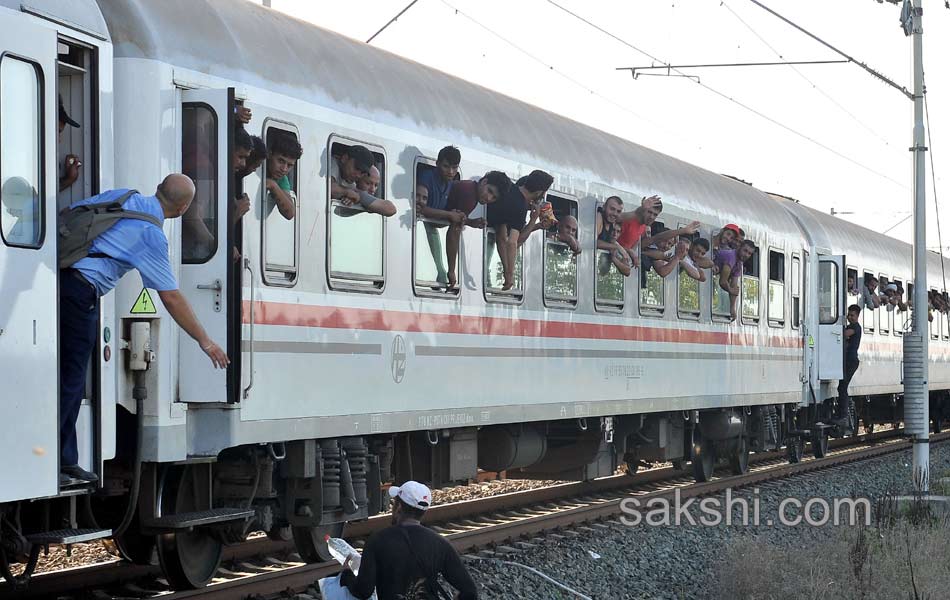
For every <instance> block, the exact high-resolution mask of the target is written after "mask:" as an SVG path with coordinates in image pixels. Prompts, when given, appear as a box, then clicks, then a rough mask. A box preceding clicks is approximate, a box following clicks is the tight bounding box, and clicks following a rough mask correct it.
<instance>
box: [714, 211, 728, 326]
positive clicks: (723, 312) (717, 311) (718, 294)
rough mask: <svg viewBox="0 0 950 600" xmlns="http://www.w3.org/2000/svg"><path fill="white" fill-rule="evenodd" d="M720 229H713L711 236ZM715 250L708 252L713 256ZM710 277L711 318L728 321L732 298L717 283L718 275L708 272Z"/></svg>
mask: <svg viewBox="0 0 950 600" xmlns="http://www.w3.org/2000/svg"><path fill="white" fill-rule="evenodd" d="M720 231H721V230H718V229H717V230H715V231H713V238H715V237H717V236H718V235H719V232H720ZM715 252H716V251H715V250H710V253H711V254H713V255H714V256H715ZM710 274H711V275H712V276H711V279H712V294H711V298H712V316H713V320H716V321H729V320H730V319H731V318H732V317H731V315H732V299H731V298H730V297H729V292H727V291H726V290H724V289H722V286H721V285H719V275H716V274H712V273H711V272H710Z"/></svg>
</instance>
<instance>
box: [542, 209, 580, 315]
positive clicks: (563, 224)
mask: <svg viewBox="0 0 950 600" xmlns="http://www.w3.org/2000/svg"><path fill="white" fill-rule="evenodd" d="M546 200H547V201H548V202H550V203H551V207H552V208H553V210H554V217H555V218H556V219H557V220H558V224H557V225H554V226H552V227H551V228H550V229H548V230H547V231H545V232H544V273H543V275H542V277H543V279H544V303H545V305H546V306H555V307H557V306H560V307H574V306H576V305H577V254H576V253H575V252H574V249H573V248H577V249H578V250H580V246H579V244H580V239H579V237H580V231H579V230H580V228H579V227H578V226H577V201H576V200H572V199H570V198H567V197H565V196H562V195H560V194H557V193H549V194H548V195H547V197H546Z"/></svg>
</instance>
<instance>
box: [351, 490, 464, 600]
mask: <svg viewBox="0 0 950 600" xmlns="http://www.w3.org/2000/svg"><path fill="white" fill-rule="evenodd" d="M389 496H390V498H392V499H393V509H392V525H391V526H390V527H387V528H386V529H383V530H382V531H378V532H376V533H374V534H373V535H372V536H370V538H369V540H368V541H367V542H366V546H365V547H364V548H363V556H362V558H361V561H360V565H359V572H360V574H359V576H356V575H354V574H353V571H351V570H350V569H349V568H346V569H345V570H344V571H343V575H342V576H341V578H340V584H341V585H342V586H345V587H346V588H347V589H349V591H350V593H351V594H353V595H354V596H356V597H357V598H363V599H365V598H369V597H370V596H372V595H373V590H375V591H376V594H377V596H378V598H379V600H395V599H396V598H436V597H439V598H441V597H442V596H437V595H436V594H435V590H436V589H437V586H439V584H438V577H439V575H440V574H441V575H442V576H443V577H445V580H446V581H448V582H449V583H450V584H451V585H452V586H453V587H454V588H455V589H457V590H458V594H457V595H456V596H455V597H456V598H458V599H459V600H474V599H475V598H477V597H478V590H477V588H476V587H475V582H474V581H473V580H472V576H471V575H469V573H468V571H467V570H466V569H465V566H464V565H463V564H462V559H461V558H459V555H458V552H456V551H455V548H453V547H452V545H451V544H449V542H448V541H446V539H445V538H443V537H442V536H441V535H439V534H438V533H436V532H434V531H432V530H431V529H429V528H428V527H424V526H423V525H422V524H421V523H420V521H421V520H422V517H423V516H424V515H425V511H426V510H428V508H429V506H430V504H431V502H432V492H431V491H429V488H427V487H426V486H424V485H422V484H421V483H418V482H416V481H407V482H406V483H404V484H402V485H400V486H395V485H394V486H390V488H389ZM348 566H349V560H347V562H346V563H344V567H348Z"/></svg>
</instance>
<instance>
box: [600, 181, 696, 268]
mask: <svg viewBox="0 0 950 600" xmlns="http://www.w3.org/2000/svg"><path fill="white" fill-rule="evenodd" d="M661 212H663V201H662V200H660V197H659V196H650V197H648V198H643V200H642V201H641V203H640V206H638V207H637V208H636V209H635V210H632V211H630V212H626V213H623V214H621V215H620V216H619V217H618V218H617V223H618V224H619V225H620V233H619V234H618V235H617V242H618V243H619V244H620V245H621V246H622V247H623V248H624V249H626V250H627V253H628V254H629V255H630V256H631V257H633V256H634V255H636V254H637V253H638V252H639V250H640V249H641V248H649V247H651V246H654V245H656V244H658V243H659V242H662V241H664V240H667V239H669V238H676V237H679V236H681V235H692V234H694V233H696V232H697V231H699V221H693V222H692V223H690V224H689V225H687V226H686V227H680V228H679V229H671V228H664V229H663V230H662V231H657V232H653V231H652V229H651V228H652V226H653V223H654V222H656V219H657V217H659V216H660V213H661Z"/></svg>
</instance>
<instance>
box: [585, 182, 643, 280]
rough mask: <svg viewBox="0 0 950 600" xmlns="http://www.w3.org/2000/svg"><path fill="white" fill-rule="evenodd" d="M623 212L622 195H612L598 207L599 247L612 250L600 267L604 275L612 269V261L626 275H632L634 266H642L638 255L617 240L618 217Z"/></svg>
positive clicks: (597, 232)
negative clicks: (628, 250) (630, 251)
mask: <svg viewBox="0 0 950 600" xmlns="http://www.w3.org/2000/svg"><path fill="white" fill-rule="evenodd" d="M621 214H623V200H621V199H620V196H610V197H609V198H607V200H605V201H604V205H603V206H601V207H599V208H598V209H597V217H596V223H595V228H596V236H597V249H598V250H607V251H608V252H610V255H609V261H606V262H604V263H603V264H602V265H601V267H600V270H601V271H602V273H601V274H602V275H606V272H607V271H609V270H610V265H611V263H612V264H613V265H614V266H615V267H616V268H617V270H618V271H620V273H621V274H623V276H624V277H629V276H630V272H631V271H630V270H631V268H632V267H639V266H640V261H639V259H638V256H637V255H631V254H630V253H629V252H627V249H626V248H624V247H623V246H621V245H620V242H618V241H617V236H618V235H620V223H619V221H618V219H619V218H620V215H621Z"/></svg>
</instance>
